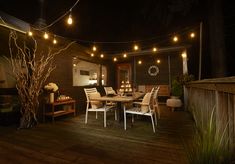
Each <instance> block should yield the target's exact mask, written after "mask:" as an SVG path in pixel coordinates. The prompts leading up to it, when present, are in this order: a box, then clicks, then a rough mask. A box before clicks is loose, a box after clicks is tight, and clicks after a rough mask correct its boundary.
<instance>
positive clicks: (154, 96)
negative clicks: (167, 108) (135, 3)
mask: <svg viewBox="0 0 235 164" xmlns="http://www.w3.org/2000/svg"><path fill="white" fill-rule="evenodd" d="M159 90H160V86H158V87H155V91H154V93H153V100H152V104H153V109H154V110H155V112H157V116H158V119H160V115H161V111H160V108H159V105H158V93H159Z"/></svg>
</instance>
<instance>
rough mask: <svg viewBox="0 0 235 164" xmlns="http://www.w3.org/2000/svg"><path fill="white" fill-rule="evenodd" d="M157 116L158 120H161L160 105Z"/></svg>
mask: <svg viewBox="0 0 235 164" xmlns="http://www.w3.org/2000/svg"><path fill="white" fill-rule="evenodd" d="M157 116H158V119H160V116H161V111H160V108H159V106H158V105H157Z"/></svg>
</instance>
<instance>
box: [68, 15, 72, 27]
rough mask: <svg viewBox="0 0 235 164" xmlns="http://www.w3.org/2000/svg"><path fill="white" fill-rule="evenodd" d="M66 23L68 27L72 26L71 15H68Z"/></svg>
mask: <svg viewBox="0 0 235 164" xmlns="http://www.w3.org/2000/svg"><path fill="white" fill-rule="evenodd" d="M67 23H68V24H69V25H71V24H73V19H72V15H71V14H69V17H68V20H67Z"/></svg>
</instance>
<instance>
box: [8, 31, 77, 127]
mask: <svg viewBox="0 0 235 164" xmlns="http://www.w3.org/2000/svg"><path fill="white" fill-rule="evenodd" d="M20 43H21V42H20ZM73 43H74V42H71V43H69V44H68V45H67V46H65V47H64V48H62V49H59V50H58V51H56V52H53V53H52V51H51V49H49V50H48V53H45V54H44V53H37V47H38V46H37V42H36V40H35V39H33V46H32V47H27V44H26V43H23V46H21V45H20V44H19V41H18V37H17V34H16V32H15V31H11V32H10V34H9V50H10V58H9V62H10V63H11V66H12V71H13V75H14V77H15V79H16V88H17V90H18V94H19V99H20V102H21V114H22V118H21V121H20V127H19V128H30V127H32V126H35V125H36V124H37V122H38V120H37V112H38V111H37V110H38V107H39V101H38V97H39V95H40V93H41V92H40V91H41V89H42V88H43V84H44V83H45V81H46V80H47V78H48V77H49V76H50V74H51V72H52V71H53V70H54V69H55V66H54V65H53V59H54V57H55V56H56V55H58V54H60V53H61V52H62V51H65V50H66V49H68V47H69V46H71V45H72V44H73Z"/></svg>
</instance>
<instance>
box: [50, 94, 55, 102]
mask: <svg viewBox="0 0 235 164" xmlns="http://www.w3.org/2000/svg"><path fill="white" fill-rule="evenodd" d="M54 97H55V96H54V93H53V92H52V93H50V96H49V102H50V103H54Z"/></svg>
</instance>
